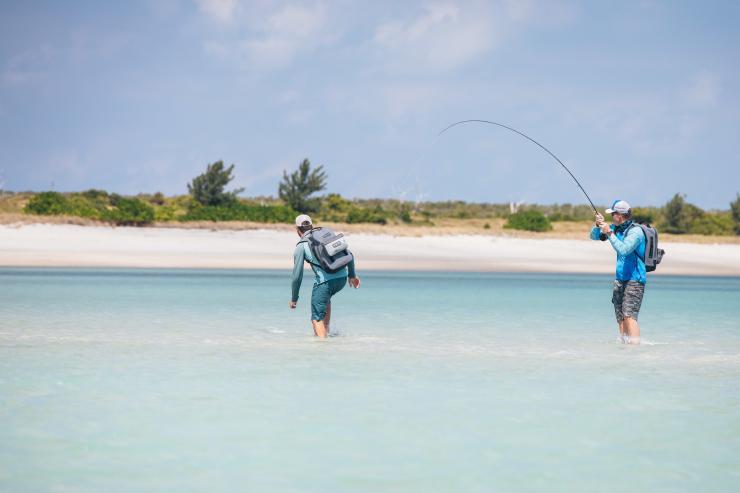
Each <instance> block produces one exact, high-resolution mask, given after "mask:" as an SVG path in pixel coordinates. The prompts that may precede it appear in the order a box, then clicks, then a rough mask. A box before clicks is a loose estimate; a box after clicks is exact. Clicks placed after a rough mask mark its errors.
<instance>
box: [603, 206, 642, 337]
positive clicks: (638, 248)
mask: <svg viewBox="0 0 740 493" xmlns="http://www.w3.org/2000/svg"><path fill="white" fill-rule="evenodd" d="M606 213H607V214H611V216H612V224H611V225H610V224H607V223H606V221H604V216H602V215H601V214H599V213H598V212H595V216H596V226H595V227H594V228H593V229H592V230H591V239H592V240H601V241H607V240H608V241H609V243H610V244H611V246H612V248H614V251H615V252H617V276H616V280H615V281H614V291H613V293H612V303H613V304H614V313H615V315H616V317H617V323H618V324H619V336H620V339H621V340H622V342H625V343H628V344H639V343H640V326H639V325H638V324H637V317H638V314H639V313H640V306H641V305H642V297H643V295H644V294H645V283H646V282H647V275H646V272H645V262H644V261H643V259H644V258H645V233H643V231H642V228H640V227H638V226H637V225H635V226H634V227H633V223H632V208H631V207H630V205H629V204H628V203H627V202H625V201H624V200H615V201H614V203H613V204H612V206H611V207H610V208H609V209H607V210H606Z"/></svg>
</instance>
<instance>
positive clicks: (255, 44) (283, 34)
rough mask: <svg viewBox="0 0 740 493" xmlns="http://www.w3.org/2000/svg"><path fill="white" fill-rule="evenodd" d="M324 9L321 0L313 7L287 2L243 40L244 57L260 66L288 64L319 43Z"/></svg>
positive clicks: (320, 41) (321, 37) (324, 17)
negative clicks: (251, 36)
mask: <svg viewBox="0 0 740 493" xmlns="http://www.w3.org/2000/svg"><path fill="white" fill-rule="evenodd" d="M326 21H327V10H326V8H325V6H324V5H323V4H316V5H314V6H312V7H308V6H302V5H293V4H288V5H285V6H283V7H282V8H280V9H278V10H277V11H276V12H274V13H273V14H272V15H270V16H269V17H268V18H267V20H266V22H264V23H263V24H262V25H261V26H258V29H257V30H258V32H259V33H260V34H259V35H258V36H256V37H253V38H251V39H247V40H245V41H243V42H242V44H241V48H242V49H243V50H244V53H245V55H246V57H247V59H248V60H249V61H250V62H252V63H256V64H258V65H260V66H262V67H273V68H274V67H280V66H284V65H287V64H288V63H290V62H291V61H293V59H294V58H295V57H296V56H297V55H298V54H299V53H300V52H302V51H306V50H309V49H312V48H315V47H316V46H318V45H320V44H322V43H323V42H325V41H326V40H327V37H326V35H325V34H324V33H325V27H326Z"/></svg>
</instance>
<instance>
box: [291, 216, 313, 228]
mask: <svg viewBox="0 0 740 493" xmlns="http://www.w3.org/2000/svg"><path fill="white" fill-rule="evenodd" d="M307 224H313V221H311V216H309V215H308V214H301V215H299V216H298V217H296V218H295V225H296V226H305V225H307Z"/></svg>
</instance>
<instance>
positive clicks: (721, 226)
mask: <svg viewBox="0 0 740 493" xmlns="http://www.w3.org/2000/svg"><path fill="white" fill-rule="evenodd" d="M234 169H235V165H234V164H231V165H230V166H225V165H224V162H223V161H216V162H213V163H210V164H208V165H207V166H206V169H205V171H204V172H203V173H201V174H199V175H198V176H196V177H194V178H193V179H192V180H191V181H190V182H189V183H188V184H187V190H188V194H187V195H181V196H175V197H165V196H164V195H163V194H162V193H160V192H157V193H154V194H139V195H137V196H135V197H124V196H121V195H118V194H115V193H108V192H106V191H104V190H94V189H93V190H87V191H85V192H78V193H59V192H42V193H38V194H34V195H33V196H32V197H31V198H30V200H29V201H28V203H27V204H26V205H25V207H24V211H25V212H26V213H29V214H38V215H66V216H77V217H83V218H89V219H94V220H99V221H105V222H110V223H113V224H120V225H135V226H142V225H147V224H152V223H154V222H168V221H252V222H264V223H285V222H288V223H289V222H292V220H293V218H294V217H295V215H296V214H298V213H308V214H314V215H316V217H317V218H318V219H319V220H321V221H325V222H343V223H375V224H387V223H389V222H393V223H403V224H412V223H413V224H424V225H433V224H434V221H435V220H437V219H486V220H487V219H494V218H504V219H506V220H507V224H506V227H510V228H513V229H524V230H530V231H548V230H550V229H552V223H553V222H556V221H585V220H591V219H592V218H593V212H592V210H591V209H590V207H588V206H587V205H573V204H555V205H537V204H531V205H525V206H520V207H519V208H518V210H516V211H514V210H513V208H512V207H511V205H510V204H491V203H467V202H463V201H439V202H409V201H402V200H394V199H354V200H349V199H347V198H345V197H342V196H341V195H339V194H336V193H329V194H325V195H318V194H319V193H320V192H323V191H325V190H326V187H327V182H328V175H327V173H326V171H325V170H324V168H323V166H316V167H314V166H313V165H312V164H311V162H310V161H309V160H308V159H303V160H302V161H301V162H300V163H299V165H298V167H297V169H295V170H294V171H292V172H290V173H288V171H284V172H283V176H282V179H281V180H280V182H279V183H278V188H277V198H273V197H261V198H260V197H257V198H241V197H239V194H241V193H242V192H244V189H243V188H234V189H230V190H229V189H228V188H229V184H230V183H231V182H232V181H233V180H234ZM634 216H635V219H636V220H637V221H640V222H648V223H651V224H653V225H656V226H657V227H658V228H659V229H660V230H661V231H662V232H666V233H673V234H687V233H688V234H704V235H732V234H735V235H738V234H740V195H738V196H737V197H736V198H735V200H734V201H733V202H732V203H731V204H730V209H729V210H728V211H704V210H702V209H701V208H699V207H697V206H696V205H694V204H691V203H689V202H688V201H687V200H686V196H685V195H682V194H678V193H677V194H676V195H675V196H674V197H673V198H672V199H671V200H669V201H668V202H667V203H666V204H665V205H664V206H662V207H637V208H635V210H634ZM486 224H487V223H486ZM484 227H485V225H484Z"/></svg>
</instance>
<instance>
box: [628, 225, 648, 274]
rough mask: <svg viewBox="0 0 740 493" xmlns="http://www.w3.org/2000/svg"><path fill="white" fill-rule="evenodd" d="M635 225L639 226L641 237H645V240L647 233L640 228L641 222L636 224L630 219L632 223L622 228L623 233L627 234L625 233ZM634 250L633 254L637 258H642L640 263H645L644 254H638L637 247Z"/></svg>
mask: <svg viewBox="0 0 740 493" xmlns="http://www.w3.org/2000/svg"><path fill="white" fill-rule="evenodd" d="M635 226H637V227H638V228H640V231H642V237H643V238H645V240H646V241H647V235H646V234H645V230H644V229H642V224H638V223H636V222H634V221H632V224H630V225H629V226H627V229H625V230H624V235H625V236H627V233H628V232H629V231H630V230H631V229H632V228H633V227H635ZM645 247H646V248H647V244H646V245H645ZM634 252H635V255H637V258H639V259H640V260H642V263H643V264H644V263H645V256H644V255H642V256H640V254H639V253H638V252H637V248H635V250H634Z"/></svg>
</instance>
